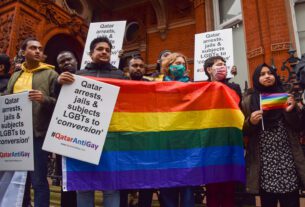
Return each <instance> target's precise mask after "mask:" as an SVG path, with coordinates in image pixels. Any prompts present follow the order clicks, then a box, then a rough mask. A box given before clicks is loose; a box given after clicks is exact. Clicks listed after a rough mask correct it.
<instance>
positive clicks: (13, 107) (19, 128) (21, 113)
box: [0, 92, 34, 171]
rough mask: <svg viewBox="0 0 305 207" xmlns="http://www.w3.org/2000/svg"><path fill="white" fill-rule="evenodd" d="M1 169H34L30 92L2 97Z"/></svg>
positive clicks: (0, 108) (0, 100) (0, 112)
mask: <svg viewBox="0 0 305 207" xmlns="http://www.w3.org/2000/svg"><path fill="white" fill-rule="evenodd" d="M0 110H1V111H0V120H1V128H0V171H4V170H5V171H10V170H34V159H33V156H34V155H33V119H32V102H31V101H30V100H29V92H24V93H18V94H12V95H7V96H1V97H0Z"/></svg>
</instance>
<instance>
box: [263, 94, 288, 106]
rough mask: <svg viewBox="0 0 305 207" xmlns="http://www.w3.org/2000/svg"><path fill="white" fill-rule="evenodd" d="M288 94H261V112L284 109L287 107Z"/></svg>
mask: <svg viewBox="0 0 305 207" xmlns="http://www.w3.org/2000/svg"><path fill="white" fill-rule="evenodd" d="M287 98H288V93H262V94H261V106H262V110H273V109H284V108H286V107H287Z"/></svg>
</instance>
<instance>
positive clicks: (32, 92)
mask: <svg viewBox="0 0 305 207" xmlns="http://www.w3.org/2000/svg"><path fill="white" fill-rule="evenodd" d="M21 50H22V55H23V56H24V57H25V62H24V63H23V64H22V65H21V70H20V71H17V72H15V73H14V74H13V75H12V77H11V78H10V80H9V83H8V86H7V91H8V93H9V94H12V93H19V92H23V91H29V99H30V100H31V101H32V104H33V136H34V171H33V172H32V171H31V172H29V173H28V175H29V176H30V180H31V183H32V186H33V189H34V195H35V197H34V203H35V206H39V207H44V206H45V207H49V204H50V190H49V184H48V181H47V163H48V152H46V151H43V150H42V144H43V141H44V138H45V135H46V132H47V129H48V126H49V122H50V119H51V116H52V111H53V108H54V106H55V103H56V99H55V97H56V96H55V94H54V90H53V86H54V82H56V79H57V76H58V74H57V73H56V72H55V70H54V66H52V65H48V64H45V63H42V62H40V61H41V57H42V54H43V48H42V45H41V43H40V42H39V41H38V40H37V39H35V38H28V39H26V40H25V41H24V42H23V43H22V45H21Z"/></svg>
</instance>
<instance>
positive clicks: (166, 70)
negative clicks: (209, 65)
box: [161, 52, 189, 75]
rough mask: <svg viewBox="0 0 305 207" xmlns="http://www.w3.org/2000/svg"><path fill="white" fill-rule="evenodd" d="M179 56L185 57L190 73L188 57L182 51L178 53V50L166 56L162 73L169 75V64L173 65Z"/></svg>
mask: <svg viewBox="0 0 305 207" xmlns="http://www.w3.org/2000/svg"><path fill="white" fill-rule="evenodd" d="M178 57H182V58H183V59H184V61H185V69H186V75H188V73H189V69H188V64H187V59H186V57H185V56H184V55H183V54H182V53H178V52H174V53H172V54H170V55H168V56H167V57H166V58H164V60H163V61H162V65H161V73H163V74H165V75H169V66H170V65H172V64H173V63H174V62H175V61H176V59H177V58H178Z"/></svg>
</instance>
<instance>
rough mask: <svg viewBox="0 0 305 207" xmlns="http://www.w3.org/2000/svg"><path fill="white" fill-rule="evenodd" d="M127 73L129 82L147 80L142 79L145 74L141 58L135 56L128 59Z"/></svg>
mask: <svg viewBox="0 0 305 207" xmlns="http://www.w3.org/2000/svg"><path fill="white" fill-rule="evenodd" d="M128 72H129V77H130V79H131V80H142V81H148V80H147V79H145V78H143V76H144V75H145V73H146V65H145V64H144V60H143V58H142V57H140V56H136V57H133V58H131V59H130V61H129V65H128Z"/></svg>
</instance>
